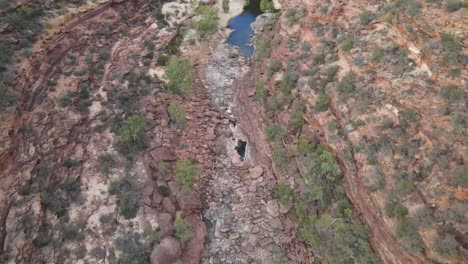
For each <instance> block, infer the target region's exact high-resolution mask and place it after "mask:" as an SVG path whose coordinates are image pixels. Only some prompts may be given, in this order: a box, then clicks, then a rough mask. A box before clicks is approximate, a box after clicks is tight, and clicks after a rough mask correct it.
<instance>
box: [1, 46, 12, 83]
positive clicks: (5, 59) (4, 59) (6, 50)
mask: <svg viewBox="0 0 468 264" xmlns="http://www.w3.org/2000/svg"><path fill="white" fill-rule="evenodd" d="M10 62H11V50H10V47H9V46H8V44H6V43H4V42H3V41H0V72H1V71H3V70H5V69H6V65H7V64H9V63H10ZM1 85H2V84H0V86H1Z"/></svg>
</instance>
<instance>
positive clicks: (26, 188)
mask: <svg viewBox="0 0 468 264" xmlns="http://www.w3.org/2000/svg"><path fill="white" fill-rule="evenodd" d="M18 194H19V195H21V196H28V195H30V194H31V183H29V182H27V183H26V184H24V185H23V186H21V188H20V189H19V191H18Z"/></svg>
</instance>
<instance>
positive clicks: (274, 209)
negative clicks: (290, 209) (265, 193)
mask: <svg viewBox="0 0 468 264" xmlns="http://www.w3.org/2000/svg"><path fill="white" fill-rule="evenodd" d="M266 211H267V213H268V214H269V215H271V216H273V217H277V216H278V215H279V206H278V201H276V200H270V201H268V202H267V205H266Z"/></svg>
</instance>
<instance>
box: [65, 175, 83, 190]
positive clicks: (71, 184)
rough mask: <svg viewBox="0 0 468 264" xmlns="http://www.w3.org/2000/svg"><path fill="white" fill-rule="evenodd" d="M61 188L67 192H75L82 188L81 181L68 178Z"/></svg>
mask: <svg viewBox="0 0 468 264" xmlns="http://www.w3.org/2000/svg"><path fill="white" fill-rule="evenodd" d="M61 187H62V189H63V190H65V191H67V192H73V191H76V190H78V189H79V188H80V181H79V180H78V179H77V178H74V177H71V176H66V177H65V179H64V180H63V182H62V186H61Z"/></svg>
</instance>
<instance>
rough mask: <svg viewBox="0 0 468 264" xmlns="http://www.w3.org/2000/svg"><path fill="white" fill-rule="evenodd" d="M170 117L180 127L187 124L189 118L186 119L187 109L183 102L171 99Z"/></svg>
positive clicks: (168, 110) (168, 109)
mask: <svg viewBox="0 0 468 264" xmlns="http://www.w3.org/2000/svg"><path fill="white" fill-rule="evenodd" d="M167 112H168V113H169V117H170V118H171V121H172V123H173V124H174V125H175V126H176V127H178V128H184V127H185V126H186V125H187V120H186V119H185V109H184V106H183V105H182V104H180V103H179V102H176V101H171V103H170V104H169V107H168V108H167Z"/></svg>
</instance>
